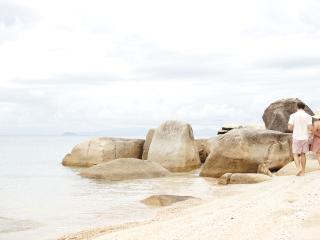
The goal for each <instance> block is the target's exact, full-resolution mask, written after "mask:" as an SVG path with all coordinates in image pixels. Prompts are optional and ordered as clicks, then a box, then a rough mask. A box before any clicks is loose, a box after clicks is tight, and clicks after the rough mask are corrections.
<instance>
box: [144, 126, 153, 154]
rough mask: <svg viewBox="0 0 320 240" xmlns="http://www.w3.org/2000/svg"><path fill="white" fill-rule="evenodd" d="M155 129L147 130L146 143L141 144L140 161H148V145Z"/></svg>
mask: <svg viewBox="0 0 320 240" xmlns="http://www.w3.org/2000/svg"><path fill="white" fill-rule="evenodd" d="M155 131H156V129H154V128H151V129H149V131H148V133H147V136H146V141H145V142H144V144H143V153H142V160H147V159H148V152H149V148H150V144H151V141H152V138H153V135H154V132H155Z"/></svg>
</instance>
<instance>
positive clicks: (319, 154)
mask: <svg viewBox="0 0 320 240" xmlns="http://www.w3.org/2000/svg"><path fill="white" fill-rule="evenodd" d="M317 158H318V162H319V165H320V152H318V153H317Z"/></svg>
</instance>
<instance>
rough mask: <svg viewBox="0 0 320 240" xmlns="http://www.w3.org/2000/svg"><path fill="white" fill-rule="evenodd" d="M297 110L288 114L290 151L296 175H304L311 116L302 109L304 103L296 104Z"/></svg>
mask: <svg viewBox="0 0 320 240" xmlns="http://www.w3.org/2000/svg"><path fill="white" fill-rule="evenodd" d="M297 106H298V111H297V112H295V113H293V114H291V115H290V119H289V124H288V129H289V130H290V131H293V134H292V138H293V140H292V152H293V156H294V162H295V164H296V167H297V169H298V173H297V176H302V175H304V172H305V168H306V153H307V152H309V133H310V132H311V131H312V117H311V116H310V115H309V114H308V113H306V112H305V111H304V108H305V104H304V103H302V102H299V103H298V104H297Z"/></svg>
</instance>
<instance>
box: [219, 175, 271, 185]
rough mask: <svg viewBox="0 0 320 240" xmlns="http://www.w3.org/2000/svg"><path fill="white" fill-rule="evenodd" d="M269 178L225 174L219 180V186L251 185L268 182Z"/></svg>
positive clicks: (264, 176) (265, 176)
mask: <svg viewBox="0 0 320 240" xmlns="http://www.w3.org/2000/svg"><path fill="white" fill-rule="evenodd" d="M271 179H272V178H271V177H270V176H267V175H264V174H259V173H225V174H223V175H222V176H221V177H220V178H219V182H218V183H219V184H222V185H227V184H252V183H260V182H265V181H269V180H271Z"/></svg>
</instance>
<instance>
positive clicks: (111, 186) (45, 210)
mask: <svg viewBox="0 0 320 240" xmlns="http://www.w3.org/2000/svg"><path fill="white" fill-rule="evenodd" d="M91 137H92V136H0V240H21V239H24V240H49V239H50V240H51V239H57V238H59V237H61V236H63V235H65V234H70V233H75V232H78V231H82V230H87V229H92V228H95V227H102V226H109V225H115V224H121V223H126V222H133V221H143V220H147V219H150V218H152V217H153V216H155V214H156V213H157V211H158V210H159V208H157V207H150V206H146V205H144V204H143V203H142V202H141V200H143V199H144V198H146V197H148V196H150V195H153V194H175V195H188V196H194V197H200V198H209V197H210V196H213V195H214V192H215V191H216V190H217V186H216V184H215V183H214V182H212V181H210V180H207V179H205V178H201V177H199V176H198V173H197V172H191V173H186V174H177V175H175V176H173V177H166V178H157V179H138V180H130V181H114V182H112V181H101V180H92V179H87V178H83V177H81V176H79V168H70V167H65V166H63V165H61V161H62V159H63V157H64V156H65V154H67V153H68V152H70V151H71V150H72V148H73V147H74V146H75V145H76V144H77V143H80V142H81V141H84V140H87V139H89V138H91Z"/></svg>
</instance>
